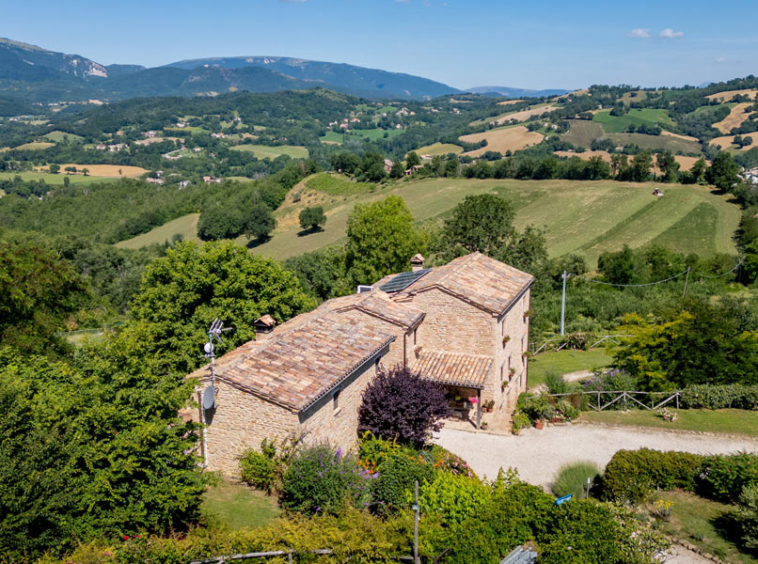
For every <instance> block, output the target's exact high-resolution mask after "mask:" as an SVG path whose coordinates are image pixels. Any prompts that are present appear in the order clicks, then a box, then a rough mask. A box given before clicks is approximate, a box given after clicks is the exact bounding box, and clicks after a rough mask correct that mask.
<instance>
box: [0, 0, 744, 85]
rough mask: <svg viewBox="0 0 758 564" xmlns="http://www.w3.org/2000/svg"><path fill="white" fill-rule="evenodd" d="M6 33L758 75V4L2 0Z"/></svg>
mask: <svg viewBox="0 0 758 564" xmlns="http://www.w3.org/2000/svg"><path fill="white" fill-rule="evenodd" d="M1 13H2V17H0V36H1V37H9V38H12V39H16V40H19V41H25V42H27V43H33V44H36V45H39V46H41V47H45V48H48V49H52V50H54V51H62V52H66V53H76V54H79V55H83V56H85V57H89V58H91V59H94V60H96V61H98V62H100V63H103V64H111V63H139V64H143V65H146V66H158V65H163V64H167V63H170V62H173V61H176V60H180V59H191V58H200V57H212V56H232V55H280V56H293V57H303V58H308V59H316V60H324V61H334V62H344V63H351V64H356V65H361V66H367V67H373V68H382V69H386V70H392V71H399V72H407V73H411V74H417V75H421V76H425V77H428V78H432V79H435V80H439V81H441V82H445V83H447V84H450V85H451V86H455V87H458V88H469V87H473V86H481V85H488V86H489V85H500V86H515V87H522V88H579V87H583V86H587V85H590V84H620V83H626V84H633V85H643V86H661V85H682V84H699V83H702V82H706V81H717V80H725V79H729V78H734V77H737V76H747V75H749V74H758V33H756V31H755V29H756V27H755V26H756V21H758V2H757V1H756V0H731V1H730V2H713V0H709V1H705V0H688V1H685V0H658V1H655V2H651V1H648V0H636V1H633V2H616V1H614V0H604V1H599V0H573V1H572V0H529V1H524V0H519V1H511V0H289V1H285V0H183V1H178V0H152V1H145V0H127V1H125V2H103V1H102V0H100V1H98V2H94V1H90V0H69V1H66V2H61V1H60V0H34V1H33V2H28V3H27V2H19V1H13V2H12V1H11V0H4V1H3V8H2V11H1Z"/></svg>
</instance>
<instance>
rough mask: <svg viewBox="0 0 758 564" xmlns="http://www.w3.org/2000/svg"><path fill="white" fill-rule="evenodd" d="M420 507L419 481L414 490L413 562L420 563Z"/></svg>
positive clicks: (414, 563)
mask: <svg viewBox="0 0 758 564" xmlns="http://www.w3.org/2000/svg"><path fill="white" fill-rule="evenodd" d="M419 512H420V508H419V505H418V481H416V487H415V488H414V492H413V564H420V562H419V559H418V520H419Z"/></svg>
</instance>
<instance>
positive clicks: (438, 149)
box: [416, 143, 463, 157]
mask: <svg viewBox="0 0 758 564" xmlns="http://www.w3.org/2000/svg"><path fill="white" fill-rule="evenodd" d="M462 152H463V147H459V146H458V145H453V144H452V143H434V144H432V145H427V146H426V147H421V148H420V149H416V153H418V154H419V155H430V156H432V157H435V156H437V155H443V156H444V155H448V154H450V153H455V154H456V155H459V154H460V153H462Z"/></svg>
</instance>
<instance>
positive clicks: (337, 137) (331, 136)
mask: <svg viewBox="0 0 758 564" xmlns="http://www.w3.org/2000/svg"><path fill="white" fill-rule="evenodd" d="M385 133H386V134H387V139H392V138H393V137H396V136H398V135H400V134H401V133H405V131H404V130H403V129H378V128H377V129H351V130H350V138H351V139H352V140H358V139H364V138H368V139H369V140H370V141H377V140H379V139H384V134H385ZM342 139H343V132H341V131H327V132H326V134H325V135H323V136H322V137H321V138H320V140H321V141H329V142H332V143H342Z"/></svg>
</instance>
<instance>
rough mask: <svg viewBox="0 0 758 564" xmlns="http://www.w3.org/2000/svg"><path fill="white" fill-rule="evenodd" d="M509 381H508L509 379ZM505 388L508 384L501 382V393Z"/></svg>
mask: <svg viewBox="0 0 758 564" xmlns="http://www.w3.org/2000/svg"><path fill="white" fill-rule="evenodd" d="M509 380H510V379H509ZM507 387H508V382H506V381H505V380H503V381H502V382H501V383H500V391H501V392H504V391H505V388H507Z"/></svg>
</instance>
